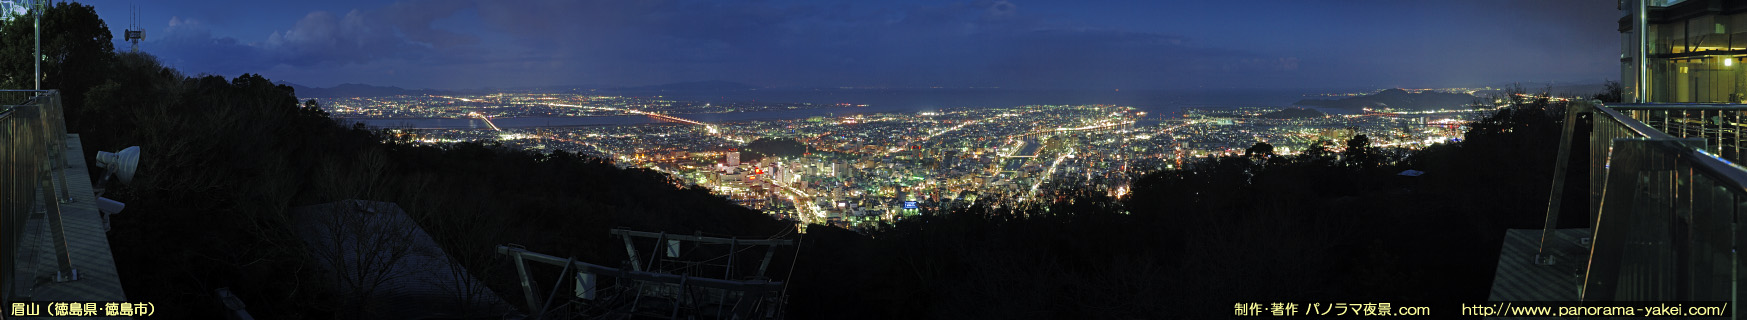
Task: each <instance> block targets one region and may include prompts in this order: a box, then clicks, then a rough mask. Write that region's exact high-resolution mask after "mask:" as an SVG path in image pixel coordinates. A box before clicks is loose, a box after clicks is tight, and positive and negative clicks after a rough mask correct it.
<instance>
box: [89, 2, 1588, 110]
mask: <svg viewBox="0 0 1747 320" xmlns="http://www.w3.org/2000/svg"><path fill="white" fill-rule="evenodd" d="M88 3H89V4H92V5H94V6H96V7H97V10H98V12H99V14H100V15H101V16H102V17H103V18H104V20H106V21H107V22H108V23H109V26H110V29H111V30H113V31H114V32H115V33H116V41H117V45H116V48H117V49H118V50H126V48H127V47H128V46H127V44H126V43H122V42H121V38H122V37H121V32H122V30H123V29H125V28H126V27H127V26H128V24H129V18H128V17H129V8H130V6H133V5H138V6H141V8H140V14H139V17H140V20H139V24H140V26H142V27H144V28H145V29H146V32H147V33H146V35H147V40H146V41H145V42H144V43H142V44H141V45H140V49H141V50H142V51H145V52H149V53H151V54H154V55H157V56H158V57H159V58H161V59H162V60H163V61H164V62H165V63H166V64H168V65H171V66H173V67H176V68H178V69H181V70H183V71H184V72H188V73H190V74H202V73H206V74H217V75H224V76H236V75H239V74H242V73H260V74H263V75H265V76H267V77H268V78H271V79H275V80H283V81H290V82H295V83H299V84H303V85H310V86H323V87H325V86H332V85H336V84H340V83H369V84H379V85H394V86H402V87H408V88H439V89H459V88H480V87H518V86H547V85H578V84H603V85H646V84H658V83H667V82H680V81H698V80H727V81H737V82H744V83H748V84H754V85H761V86H888V87H916V86H948V87H971V86H1000V87H1009V88H1097V89H1103V88H1122V89H1195V88H1203V87H1205V88H1291V89H1301V88H1355V87H1396V86H1400V87H1442V86H1469V85H1485V84H1498V83H1507V82H1518V81H1520V82H1526V83H1542V82H1547V81H1557V82H1561V83H1565V82H1586V83H1599V82H1601V81H1602V80H1604V79H1617V78H1619V62H1618V59H1619V58H1618V57H1619V33H1618V32H1617V31H1615V27H1616V25H1615V21H1616V19H1618V18H1619V12H1618V11H1617V10H1615V8H1614V2H1613V1H1581V0H1560V1H1538V0H1537V1H1473V0H1462V1H1444V2H1428V1H1355V0H1342V1H1107V2H1106V1H1051V2H1041V1H1025V0H1004V1H902V0H900V1H846V0H818V1H776V0H768V1H630V0H624V1H607V0H600V1H590V0H517V1H478V0H433V1H391V0H390V1H383V0H347V1H241V2H239V1H233V0H224V1H214V0H202V1H167V2H166V1H123V0H94V1H90V2H88Z"/></svg>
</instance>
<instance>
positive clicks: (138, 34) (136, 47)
mask: <svg viewBox="0 0 1747 320" xmlns="http://www.w3.org/2000/svg"><path fill="white" fill-rule="evenodd" d="M125 37H126V38H125V39H127V42H132V43H133V52H134V53H139V52H140V40H141V39H145V38H146V31H145V30H144V29H141V28H140V7H139V6H138V5H135V6H133V16H132V19H131V20H129V22H128V26H127V33H126V35H125Z"/></svg>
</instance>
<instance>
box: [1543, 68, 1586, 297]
mask: <svg viewBox="0 0 1747 320" xmlns="http://www.w3.org/2000/svg"><path fill="white" fill-rule="evenodd" d="M1594 107H1595V106H1594V105H1592V104H1588V103H1575V102H1574V103H1570V104H1567V105H1566V107H1565V133H1564V134H1562V135H1560V137H1561V138H1560V139H1559V156H1558V157H1557V158H1556V159H1558V160H1555V161H1558V162H1555V163H1554V164H1553V190H1552V191H1551V192H1549V193H1548V197H1547V198H1548V199H1547V219H1546V221H1545V222H1543V224H1542V225H1541V248H1540V251H1539V253H1537V254H1535V257H1534V258H1535V264H1537V265H1539V264H1542V263H1541V259H1542V257H1544V256H1548V255H1551V254H1552V253H1551V252H1548V251H1547V242H1549V241H1553V231H1554V230H1557V229H1558V228H1559V214H1560V211H1562V209H1563V208H1562V207H1563V206H1562V204H1563V203H1564V202H1565V199H1564V197H1565V175H1566V171H1568V169H1569V167H1570V166H1569V164H1570V163H1571V140H1573V139H1577V136H1576V134H1575V133H1576V131H1577V129H1576V128H1577V125H1578V124H1577V116H1578V114H1579V113H1583V112H1588V111H1589V110H1588V109H1589V108H1594Z"/></svg>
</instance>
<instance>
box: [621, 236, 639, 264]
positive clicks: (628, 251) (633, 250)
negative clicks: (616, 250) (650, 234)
mask: <svg viewBox="0 0 1747 320" xmlns="http://www.w3.org/2000/svg"><path fill="white" fill-rule="evenodd" d="M619 237H620V238H623V239H625V254H628V255H631V270H637V271H643V265H642V264H640V262H637V248H636V247H633V246H631V235H630V234H619Z"/></svg>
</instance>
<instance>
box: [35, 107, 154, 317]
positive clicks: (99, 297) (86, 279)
mask: <svg viewBox="0 0 1747 320" xmlns="http://www.w3.org/2000/svg"><path fill="white" fill-rule="evenodd" d="M65 152H66V153H65V154H66V156H67V164H68V165H69V166H70V167H69V168H66V172H67V189H68V192H70V193H71V194H72V195H73V201H72V202H71V203H61V204H53V203H50V204H46V205H59V206H60V210H61V224H62V226H63V229H64V230H65V232H66V238H67V244H68V245H67V248H68V251H69V254H70V256H71V257H72V259H71V260H72V262H73V263H72V265H73V268H74V269H75V270H78V273H79V277H78V280H74V281H67V282H55V281H54V278H55V273H56V271H57V270H58V269H59V267H58V266H57V265H56V259H55V248H54V246H53V244H54V236H53V233H51V232H50V230H49V226H50V225H51V224H50V223H48V222H47V221H44V219H46V218H47V217H42V218H38V217H32V218H31V222H30V223H29V224H27V225H28V226H30V227H31V228H37V229H36V230H39V231H40V232H38V233H37V234H36V236H35V241H36V243H37V245H36V247H37V251H36V252H35V258H34V260H36V271H35V277H34V278H35V286H34V287H33V288H32V290H31V293H30V296H31V297H30V300H32V301H88V302H98V306H99V307H102V302H135V303H139V302H148V301H127V295H126V294H125V293H123V291H122V289H121V276H120V275H119V274H118V273H117V272H116V270H115V256H114V255H113V254H111V253H110V249H109V237H108V235H107V232H106V231H104V227H103V217H102V216H100V214H99V213H98V212H97V196H96V194H95V192H93V188H92V185H91V181H90V178H89V177H90V174H89V173H88V172H89V170H87V169H86V167H85V157H84V146H83V145H82V144H81V143H80V141H79V135H78V134H69V135H67V150H66V151H65ZM56 182H57V183H58V182H59V180H56ZM57 189H58V188H57ZM56 191H58V190H56ZM28 236H29V235H27V237H28ZM42 311H43V312H44V313H45V314H46V313H47V312H48V311H49V310H48V307H46V306H45V307H43V310H42ZM6 312H8V314H7V315H10V312H11V310H10V306H8V310H6ZM98 315H102V313H101V312H99V313H98ZM8 318H10V317H8ZM124 318H127V317H92V318H91V319H124ZM20 319H32V318H30V317H23V318H20ZM45 319H47V317H45ZM53 319H81V317H54V318H53Z"/></svg>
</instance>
